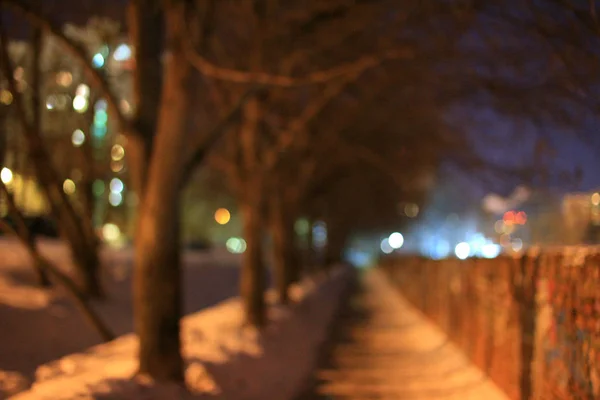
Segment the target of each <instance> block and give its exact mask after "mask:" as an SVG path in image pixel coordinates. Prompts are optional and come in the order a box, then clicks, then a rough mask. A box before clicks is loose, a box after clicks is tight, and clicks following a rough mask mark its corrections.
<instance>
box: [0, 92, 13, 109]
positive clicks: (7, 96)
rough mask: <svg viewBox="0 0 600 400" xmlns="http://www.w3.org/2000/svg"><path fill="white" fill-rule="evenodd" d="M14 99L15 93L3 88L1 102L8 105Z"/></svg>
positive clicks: (0, 94) (0, 93) (0, 95)
mask: <svg viewBox="0 0 600 400" xmlns="http://www.w3.org/2000/svg"><path fill="white" fill-rule="evenodd" d="M12 101H13V95H12V93H11V92H10V91H8V90H3V91H1V92H0V102H1V103H2V104H4V105H6V106H8V105H9V104H11V103H12Z"/></svg>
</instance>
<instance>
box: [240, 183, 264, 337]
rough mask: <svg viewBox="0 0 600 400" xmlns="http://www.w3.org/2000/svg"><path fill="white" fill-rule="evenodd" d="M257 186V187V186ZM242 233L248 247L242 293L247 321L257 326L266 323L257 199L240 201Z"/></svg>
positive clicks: (243, 261) (259, 212)
mask: <svg viewBox="0 0 600 400" xmlns="http://www.w3.org/2000/svg"><path fill="white" fill-rule="evenodd" d="M255 190H257V189H255ZM240 210H241V213H242V224H243V236H244V240H245V241H246V251H245V252H244V254H243V257H242V276H241V280H240V293H241V296H242V299H243V300H244V307H245V313H246V321H247V322H248V323H249V324H251V325H254V326H257V327H261V326H264V324H265V322H266V318H265V300H264V292H265V286H266V285H265V266H264V260H263V252H262V215H261V209H260V207H259V206H258V205H257V203H256V202H255V203H252V202H250V203H249V204H248V203H245V204H241V206H240Z"/></svg>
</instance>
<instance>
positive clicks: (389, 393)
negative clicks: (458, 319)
mask: <svg viewBox="0 0 600 400" xmlns="http://www.w3.org/2000/svg"><path fill="white" fill-rule="evenodd" d="M349 308H350V310H349V311H348V312H345V313H344V314H343V316H342V320H341V321H340V327H339V328H340V329H339V335H337V337H336V340H335V342H334V344H333V348H332V349H331V351H330V354H329V360H328V361H327V364H326V366H325V367H322V368H321V369H320V370H319V371H317V373H316V380H317V385H316V387H315V390H314V392H315V393H316V394H315V395H314V396H313V397H312V398H313V399H319V398H320V399H361V400H367V399H389V400H392V399H399V400H402V399H411V400H412V399H414V400H416V399H418V400H429V399H431V400H433V399H441V400H450V399H457V400H458V399H460V400H507V399H508V398H507V397H506V396H505V395H504V394H503V393H502V392H501V391H500V390H499V389H498V388H497V387H496V386H495V385H494V384H493V383H492V382H491V381H489V380H488V379H487V378H486V377H485V376H484V375H483V374H482V373H481V372H480V371H479V370H478V369H477V368H476V367H474V366H473V365H472V364H471V363H470V362H469V361H468V359H467V358H466V357H465V356H464V355H463V354H462V353H461V351H460V350H459V349H457V348H456V347H455V346H454V345H453V344H452V343H450V342H449V341H448V340H447V338H446V336H445V334H444V333H443V332H441V331H440V330H439V329H438V328H436V327H435V325H433V324H432V323H430V322H429V321H428V320H426V319H425V317H424V316H422V315H421V314H420V313H419V312H418V311H417V310H415V309H414V308H413V307H412V306H410V305H409V304H408V303H407V302H406V301H405V300H404V299H403V298H402V296H401V295H400V294H399V293H398V291H397V290H396V289H394V288H393V287H392V286H391V285H390V284H389V283H388V281H387V280H386V278H385V277H384V276H383V274H381V272H379V271H377V270H372V271H369V272H368V273H367V274H366V275H365V276H364V279H363V282H362V290H361V291H360V292H359V293H358V294H357V296H355V298H354V299H353V301H352V304H351V306H350V307H349Z"/></svg>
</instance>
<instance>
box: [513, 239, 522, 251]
mask: <svg viewBox="0 0 600 400" xmlns="http://www.w3.org/2000/svg"><path fill="white" fill-rule="evenodd" d="M511 247H512V249H513V251H516V252H519V251H521V250H522V249H523V241H522V240H521V239H519V238H516V239H513V241H512V243H511Z"/></svg>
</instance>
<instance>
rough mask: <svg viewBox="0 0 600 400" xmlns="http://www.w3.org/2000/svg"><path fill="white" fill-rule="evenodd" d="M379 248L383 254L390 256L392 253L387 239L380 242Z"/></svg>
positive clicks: (392, 249)
mask: <svg viewBox="0 0 600 400" xmlns="http://www.w3.org/2000/svg"><path fill="white" fill-rule="evenodd" d="M379 247H380V248H381V251H382V252H383V253H384V254H390V253H392V251H394V248H393V247H392V246H390V242H389V240H388V238H385V239H383V240H382V241H381V245H380V246H379Z"/></svg>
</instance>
